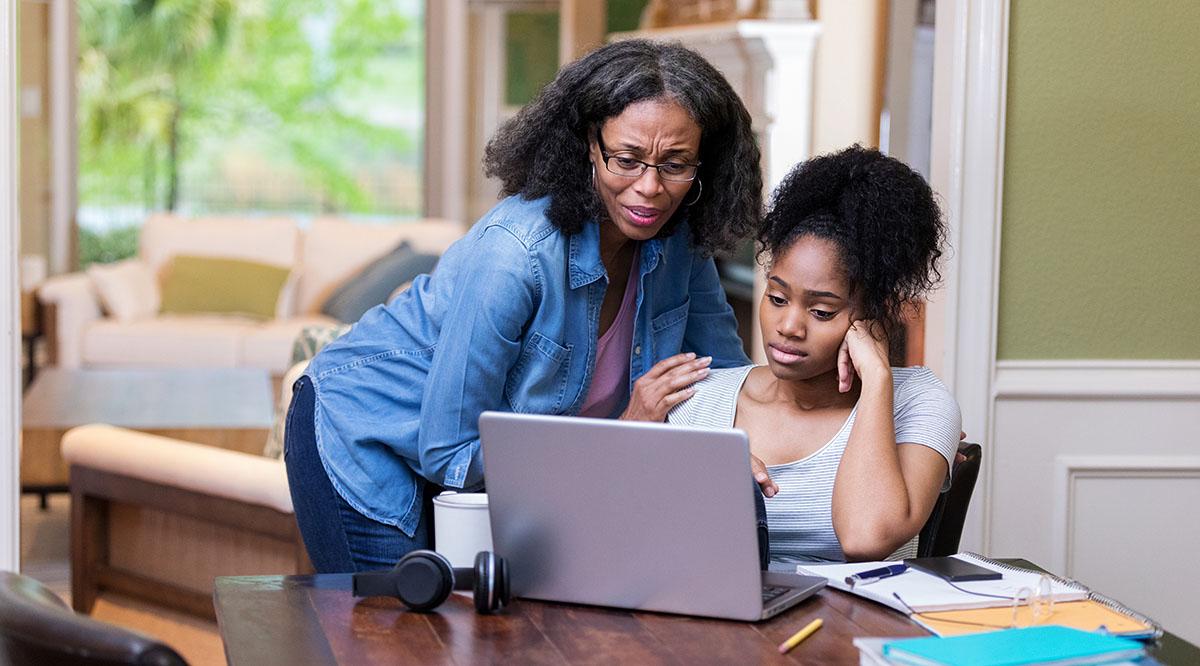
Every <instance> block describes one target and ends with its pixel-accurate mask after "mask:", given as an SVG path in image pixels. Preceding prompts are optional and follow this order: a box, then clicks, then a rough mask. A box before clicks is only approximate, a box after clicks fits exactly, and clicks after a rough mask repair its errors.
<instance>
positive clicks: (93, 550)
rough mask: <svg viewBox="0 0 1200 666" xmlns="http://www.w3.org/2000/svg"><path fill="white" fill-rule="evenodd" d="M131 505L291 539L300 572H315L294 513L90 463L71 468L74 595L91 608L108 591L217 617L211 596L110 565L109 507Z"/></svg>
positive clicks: (82, 607) (75, 601) (81, 606)
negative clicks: (100, 595)
mask: <svg viewBox="0 0 1200 666" xmlns="http://www.w3.org/2000/svg"><path fill="white" fill-rule="evenodd" d="M114 503H117V504H128V505H131V506H138V507H144V508H151V509H156V510H159V511H164V512H167V513H173V514H176V515H180V516H187V517H189V518H193V519H197V520H203V521H207V522H210V523H216V524H219V525H222V526H225V527H230V528H233V529H239V530H245V531H247V532H252V533H254V534H258V535H262V536H265V537H268V538H273V539H278V540H280V541H282V542H284V543H287V544H290V546H291V547H292V549H293V552H294V556H295V573H298V574H308V573H314V572H315V570H314V568H313V565H312V562H311V561H310V560H309V558H308V553H307V551H306V550H305V547H304V542H303V540H302V538H301V535H300V530H299V527H298V526H297V525H296V519H295V516H294V515H293V514H290V513H282V512H279V511H276V510H275V509H271V508H268V507H263V506H257V505H251V504H246V503H244V502H238V501H235V500H230V499H227V498H223V497H215V496H212V495H206V494H203V493H197V492H194V491H190V490H184V489H181V488H176V487H173V486H168V485H164V484H157V483H151V482H148V481H144V480H142V479H135V478H132V477H127V476H122V475H119V474H112V473H109V472H103V471H100V470H95V469H91V468H87V467H81V466H78V465H74V466H72V467H71V596H72V605H73V606H74V608H75V610H76V611H77V612H80V613H88V612H90V611H91V609H92V606H93V605H94V604H95V601H96V597H97V595H98V594H99V593H100V592H101V591H103V590H111V591H114V592H119V593H122V594H126V595H129V596H132V597H136V598H139V599H145V600H148V601H151V602H154V603H156V604H161V605H164V606H168V607H170V608H175V609H178V610H181V611H184V612H187V613H191V614H193V615H197V616H199V617H204V618H209V619H216V611H215V610H214V608H213V602H212V597H211V595H208V594H204V593H202V592H197V591H195V590H191V589H187V588H184V587H181V586H178V585H173V584H171V583H168V582H165V581H160V580H154V579H151V578H147V577H145V576H142V575H140V574H138V573H136V572H133V571H128V570H124V569H121V568H117V567H113V566H111V564H110V557H109V550H108V539H109V532H110V524H109V508H110V506H112V504H114Z"/></svg>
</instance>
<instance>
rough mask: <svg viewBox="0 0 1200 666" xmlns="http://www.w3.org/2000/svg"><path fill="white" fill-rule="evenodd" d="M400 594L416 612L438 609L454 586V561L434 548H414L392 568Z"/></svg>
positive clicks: (397, 590) (398, 595)
mask: <svg viewBox="0 0 1200 666" xmlns="http://www.w3.org/2000/svg"><path fill="white" fill-rule="evenodd" d="M392 576H393V578H394V580H395V584H396V596H397V597H399V599H400V601H402V602H404V605H405V606H408V607H409V608H411V609H412V610H415V611H420V612H424V611H431V610H433V609H434V608H437V607H438V606H439V605H440V604H441V603H442V602H443V601H445V600H446V598H447V597H449V596H450V592H451V591H452V590H453V589H454V570H453V569H451V567H450V562H449V561H447V560H446V558H445V557H443V556H442V555H441V554H439V553H435V552H434V551H432V550H414V551H412V552H411V553H408V554H407V555H405V556H404V557H402V558H400V561H399V562H397V563H396V566H395V568H393V569H392Z"/></svg>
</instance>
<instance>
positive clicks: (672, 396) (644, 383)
mask: <svg viewBox="0 0 1200 666" xmlns="http://www.w3.org/2000/svg"><path fill="white" fill-rule="evenodd" d="M709 363H712V357H711V356H705V357H703V358H696V355H695V354H693V353H691V352H688V353H687V354H676V355H674V356H671V357H669V358H664V359H663V360H661V361H659V362H658V363H655V364H654V367H653V368H650V372H647V373H646V374H644V375H642V376H641V377H638V379H637V381H636V382H634V383H633V394H632V395H630V396H629V406H628V407H626V408H625V413H623V414H621V419H623V420H625V421H657V422H659V423H661V422H662V421H663V420H664V419H666V418H667V412H669V411H671V408H672V407H674V406H675V405H678V404H679V403H681V402H683V401H684V400H687V399H688V398H690V397H692V394H693V393H695V392H696V390H695V389H694V388H692V384H695V383H696V382H698V381H700V380H701V379H704V378H705V377H707V376H708V364H709Z"/></svg>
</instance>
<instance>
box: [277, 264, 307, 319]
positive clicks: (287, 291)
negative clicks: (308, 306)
mask: <svg viewBox="0 0 1200 666" xmlns="http://www.w3.org/2000/svg"><path fill="white" fill-rule="evenodd" d="M300 272H301V271H300V267H299V266H297V267H295V268H293V269H292V272H291V273H288V278H287V281H286V282H284V283H283V288H282V289H280V290H279V300H278V301H276V302H275V318H276V319H290V318H292V317H293V316H295V315H298V314H300V313H299V312H296V301H297V299H298V296H299V291H300Z"/></svg>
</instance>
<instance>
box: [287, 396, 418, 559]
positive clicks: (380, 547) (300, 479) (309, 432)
mask: <svg viewBox="0 0 1200 666" xmlns="http://www.w3.org/2000/svg"><path fill="white" fill-rule="evenodd" d="M315 400H316V396H315V394H314V391H313V387H312V381H311V380H310V379H309V378H308V377H306V376H305V377H301V378H300V379H299V380H297V381H296V384H295V385H294V386H293V393H292V404H291V406H290V407H289V408H288V415H287V427H286V428H285V430H284V445H283V459H284V462H285V463H286V465H287V476H288V488H289V490H290V491H291V494H292V507H293V509H294V510H295V512H296V522H297V523H298V524H299V525H300V534H301V536H302V537H303V538H304V547H305V549H306V550H308V557H309V559H310V560H312V563H313V566H314V567H315V568H316V570H317V571H318V572H319V573H347V572H353V571H369V570H373V569H388V568H391V567H392V566H395V564H396V562H397V561H399V560H400V558H401V557H403V556H404V554H405V553H408V552H409V551H413V550H417V549H420V548H428V547H429V544H430V542H431V541H432V534H431V532H432V530H431V529H430V522H429V520H430V518H429V516H430V515H431V513H432V512H431V509H432V507H431V506H430V500H431V499H432V498H433V496H434V495H436V494H437V492H438V491H439V490H440V489H439V488H437V487H436V486H433V485H432V484H429V485H428V486H427V487H426V488H425V505H426V506H424V507H422V511H421V519H420V521H419V522H418V523H417V529H416V531H415V532H414V533H413V535H412V536H411V537H410V536H408V535H407V534H405V533H404V532H403V531H401V530H400V528H398V527H395V526H393V525H387V524H385V523H381V522H378V521H375V520H371V519H370V518H367V517H366V516H364V515H362V514H361V513H359V512H358V511H357V510H356V509H355V508H354V507H352V506H350V504H349V503H347V502H346V500H344V499H342V496H341V495H339V494H338V492H337V491H336V490H334V488H333V484H331V483H330V482H329V476H328V474H326V472H325V466H324V465H323V464H321V456H320V454H319V453H318V452H317V438H316V433H315V431H314V428H313V406H314V402H315Z"/></svg>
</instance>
